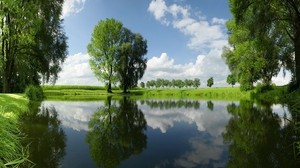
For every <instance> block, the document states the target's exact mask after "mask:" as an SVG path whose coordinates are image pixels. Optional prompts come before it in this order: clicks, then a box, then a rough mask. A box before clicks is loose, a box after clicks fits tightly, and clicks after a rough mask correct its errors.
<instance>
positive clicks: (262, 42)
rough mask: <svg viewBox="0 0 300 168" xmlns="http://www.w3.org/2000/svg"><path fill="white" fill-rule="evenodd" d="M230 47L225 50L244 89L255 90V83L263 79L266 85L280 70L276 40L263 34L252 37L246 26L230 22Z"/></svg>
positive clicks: (228, 63) (225, 54)
mask: <svg viewBox="0 0 300 168" xmlns="http://www.w3.org/2000/svg"><path fill="white" fill-rule="evenodd" d="M227 28H228V31H229V39H228V40H229V44H230V46H231V47H230V48H229V47H225V48H224V49H223V54H222V56H223V57H224V58H225V59H226V63H227V65H228V66H229V69H230V71H231V73H232V74H233V75H234V76H236V77H237V81H238V82H239V83H240V84H241V90H250V89H253V83H254V82H257V81H258V80H262V81H263V82H264V83H265V84H266V85H270V84H271V79H272V77H273V76H274V75H276V74H277V73H278V72H279V70H280V67H279V60H278V47H279V46H280V44H279V41H280V40H278V41H277V43H275V41H276V40H275V37H271V36H267V35H266V34H262V35H261V36H259V37H253V38H249V36H250V34H251V32H250V30H249V29H248V28H247V27H245V26H244V25H237V24H236V22H235V20H230V21H228V22H227Z"/></svg>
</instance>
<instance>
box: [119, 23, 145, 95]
mask: <svg viewBox="0 0 300 168" xmlns="http://www.w3.org/2000/svg"><path fill="white" fill-rule="evenodd" d="M146 53H147V41H146V40H145V39H144V38H143V37H142V35H140V34H134V33H132V32H131V31H130V30H128V29H126V28H125V29H124V43H123V44H122V46H121V52H120V55H119V57H118V66H117V70H118V77H119V82H120V85H121V87H122V88H123V92H124V93H126V92H127V89H130V88H132V87H135V86H137V84H138V80H139V79H141V78H142V77H143V75H144V72H145V70H146V67H147V64H146V63H147V59H146V58H145V57H144V56H145V54H146Z"/></svg>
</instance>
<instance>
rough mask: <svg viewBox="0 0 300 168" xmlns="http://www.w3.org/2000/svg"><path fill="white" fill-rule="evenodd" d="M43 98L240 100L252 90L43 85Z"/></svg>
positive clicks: (246, 97)
mask: <svg viewBox="0 0 300 168" xmlns="http://www.w3.org/2000/svg"><path fill="white" fill-rule="evenodd" d="M43 91H44V95H45V98H46V99H48V100H99V99H100V100H101V99H105V98H106V97H107V96H108V95H111V96H114V97H117V96H123V95H130V96H132V97H136V98H139V99H149V98H176V99H210V100H240V99H250V98H251V93H252V91H247V92H242V91H240V89H239V88H237V87H233V88H231V87H222V88H198V89H194V88H191V89H189V88H188V89H186V88H185V89H177V88H159V89H143V88H135V89H132V90H130V93H127V94H123V93H122V90H120V89H117V88H113V93H112V94H110V93H107V92H106V90H105V88H104V87H100V86H43Z"/></svg>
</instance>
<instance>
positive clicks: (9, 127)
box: [0, 94, 29, 167]
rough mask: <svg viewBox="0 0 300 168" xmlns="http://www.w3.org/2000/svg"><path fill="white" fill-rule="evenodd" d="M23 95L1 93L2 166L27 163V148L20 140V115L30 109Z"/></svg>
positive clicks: (15, 165)
mask: <svg viewBox="0 0 300 168" xmlns="http://www.w3.org/2000/svg"><path fill="white" fill-rule="evenodd" d="M28 103H29V102H28V100H27V99H26V98H25V97H24V96H23V95H16V94H0V139H1V140H0V154H1V157H0V167H17V166H18V165H20V164H22V165H23V164H24V163H27V162H28V160H27V159H26V157H27V156H28V153H27V150H26V149H24V148H23V147H22V144H21V142H20V140H21V137H20V131H19V129H18V126H19V125H18V123H19V121H18V120H19V116H20V115H21V114H22V112H25V111H27V109H28Z"/></svg>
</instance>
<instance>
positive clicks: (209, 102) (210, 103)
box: [207, 101, 214, 111]
mask: <svg viewBox="0 0 300 168" xmlns="http://www.w3.org/2000/svg"><path fill="white" fill-rule="evenodd" d="M207 108H208V109H210V110H211V111H214V103H213V102H212V101H207Z"/></svg>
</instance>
